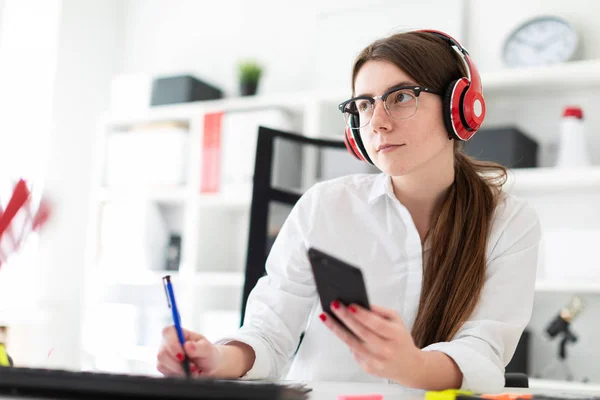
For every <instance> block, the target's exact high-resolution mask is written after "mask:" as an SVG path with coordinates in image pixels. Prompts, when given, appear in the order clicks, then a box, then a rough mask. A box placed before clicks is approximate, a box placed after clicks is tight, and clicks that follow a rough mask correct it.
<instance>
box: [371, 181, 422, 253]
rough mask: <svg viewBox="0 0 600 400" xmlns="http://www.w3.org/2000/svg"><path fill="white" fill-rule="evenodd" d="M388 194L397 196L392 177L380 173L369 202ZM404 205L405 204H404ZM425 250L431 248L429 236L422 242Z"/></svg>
mask: <svg viewBox="0 0 600 400" xmlns="http://www.w3.org/2000/svg"><path fill="white" fill-rule="evenodd" d="M386 195H387V196H388V197H389V198H391V199H393V200H396V201H398V200H397V199H396V196H395V195H394V189H393V188H392V177H391V176H390V175H387V174H385V173H381V174H379V175H378V176H377V177H376V178H375V180H374V182H373V186H372V187H371V191H370V193H369V204H373V203H374V202H376V201H377V200H378V199H379V198H380V197H383V196H386ZM403 207H404V206H403ZM422 246H423V250H424V251H428V250H430V249H431V238H427V239H426V240H425V243H422Z"/></svg>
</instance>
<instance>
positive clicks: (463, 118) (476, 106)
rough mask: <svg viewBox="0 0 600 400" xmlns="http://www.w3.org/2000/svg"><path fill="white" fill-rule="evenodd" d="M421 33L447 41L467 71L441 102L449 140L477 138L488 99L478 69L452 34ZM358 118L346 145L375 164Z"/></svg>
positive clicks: (451, 85)
mask: <svg viewBox="0 0 600 400" xmlns="http://www.w3.org/2000/svg"><path fill="white" fill-rule="evenodd" d="M418 32H427V33H432V34H434V35H436V36H438V37H440V38H442V39H444V40H445V41H446V42H448V44H450V46H452V48H453V49H454V50H456V52H457V53H458V55H459V56H460V59H461V61H462V63H463V64H464V66H465V69H466V70H467V76H466V77H462V78H460V79H458V80H455V81H453V82H451V83H450V84H449V85H448V88H447V89H446V92H445V94H444V97H443V99H442V101H443V106H442V112H443V119H444V125H445V126H446V130H447V131H448V136H449V137H450V139H456V140H460V141H467V140H469V139H471V138H472V137H473V135H475V133H476V132H477V130H478V129H479V127H480V126H481V124H482V123H483V120H484V118H485V100H484V99H483V89H482V87H481V77H480V75H479V72H478V71H477V67H476V66H475V64H474V63H473V61H472V60H471V57H469V53H468V52H467V50H466V49H465V48H463V47H462V46H461V45H460V44H459V43H458V41H456V40H455V39H454V38H453V37H451V36H450V35H448V34H446V33H444V32H441V31H435V30H421V31H418ZM342 112H343V110H342ZM357 118H358V117H351V118H350V120H349V123H350V125H351V127H347V128H346V131H345V134H344V143H345V144H346V148H347V149H348V151H349V152H350V154H352V155H353V156H354V157H356V158H358V159H359V160H362V161H366V162H368V163H369V164H373V161H371V159H370V158H369V155H368V154H367V151H366V148H365V146H364V144H363V142H362V139H361V138H360V128H359V124H358V120H357ZM354 126H356V127H354Z"/></svg>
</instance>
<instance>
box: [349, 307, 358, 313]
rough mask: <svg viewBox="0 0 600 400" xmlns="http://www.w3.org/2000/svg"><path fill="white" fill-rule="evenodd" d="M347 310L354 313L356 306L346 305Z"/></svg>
mask: <svg viewBox="0 0 600 400" xmlns="http://www.w3.org/2000/svg"><path fill="white" fill-rule="evenodd" d="M348 310H350V312H351V313H352V314H356V311H357V310H356V307H354V306H350V307H348Z"/></svg>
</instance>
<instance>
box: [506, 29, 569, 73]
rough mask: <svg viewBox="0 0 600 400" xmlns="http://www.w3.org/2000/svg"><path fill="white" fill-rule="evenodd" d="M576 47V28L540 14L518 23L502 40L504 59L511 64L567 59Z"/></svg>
mask: <svg viewBox="0 0 600 400" xmlns="http://www.w3.org/2000/svg"><path fill="white" fill-rule="evenodd" d="M576 49H577V32H575V29H574V28H573V27H572V26H571V25H570V24H569V23H568V22H566V21H565V20H563V19H561V18H557V17H540V18H535V19H533V20H530V21H528V22H526V23H525V24H523V25H521V26H520V27H518V28H517V29H516V30H515V31H514V32H513V33H512V34H511V35H510V36H509V38H508V39H507V40H506V43H505V46H504V54H503V56H504V61H505V62H506V64H507V65H508V66H511V67H529V66H540V65H551V64H557V63H560V62H564V61H568V60H569V59H571V57H573V54H574V53H575V50H576Z"/></svg>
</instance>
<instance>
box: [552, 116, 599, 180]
mask: <svg viewBox="0 0 600 400" xmlns="http://www.w3.org/2000/svg"><path fill="white" fill-rule="evenodd" d="M590 165H591V161H590V156H589V153H588V146H587V141H586V137H585V126H584V122H583V111H582V110H581V108H580V107H577V106H569V107H565V109H564V111H563V117H562V120H561V122H560V143H559V149H558V157H557V161H556V166H557V167H559V168H571V167H587V166H590Z"/></svg>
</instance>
